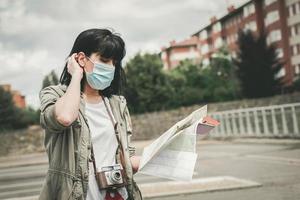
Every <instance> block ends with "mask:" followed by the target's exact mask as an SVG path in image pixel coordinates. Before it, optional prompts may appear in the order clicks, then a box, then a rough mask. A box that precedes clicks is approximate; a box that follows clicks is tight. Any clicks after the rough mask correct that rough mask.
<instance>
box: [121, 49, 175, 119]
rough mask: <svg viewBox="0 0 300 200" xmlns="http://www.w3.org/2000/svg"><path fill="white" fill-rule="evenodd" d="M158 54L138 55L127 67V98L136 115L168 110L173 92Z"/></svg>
mask: <svg viewBox="0 0 300 200" xmlns="http://www.w3.org/2000/svg"><path fill="white" fill-rule="evenodd" d="M162 69H163V64H162V62H161V60H160V58H159V56H158V55H157V54H149V53H146V54H144V55H141V54H140V53H138V54H136V55H135V56H134V57H133V58H132V59H131V60H130V61H129V62H128V63H127V64H126V66H125V73H126V82H127V83H126V88H125V96H126V99H127V101H128V103H129V104H128V105H129V106H128V107H129V109H130V110H132V112H134V113H141V112H150V111H157V110H163V109H166V108H168V103H169V101H168V100H169V96H170V92H172V90H171V89H170V85H169V83H168V80H167V77H166V75H165V74H164V73H163V72H162Z"/></svg>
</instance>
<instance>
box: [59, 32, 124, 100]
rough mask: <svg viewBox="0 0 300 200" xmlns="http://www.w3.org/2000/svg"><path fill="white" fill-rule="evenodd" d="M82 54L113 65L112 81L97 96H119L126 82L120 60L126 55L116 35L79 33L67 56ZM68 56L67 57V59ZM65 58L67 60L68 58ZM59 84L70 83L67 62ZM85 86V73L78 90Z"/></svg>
mask: <svg viewBox="0 0 300 200" xmlns="http://www.w3.org/2000/svg"><path fill="white" fill-rule="evenodd" d="M81 51H82V52H84V53H85V55H86V56H91V54H92V53H96V54H99V55H101V57H104V58H106V59H112V60H113V64H114V65H115V74H114V79H113V80H112V82H111V85H110V86H109V87H107V88H105V89H104V90H102V91H99V94H100V92H101V94H103V95H104V96H106V97H110V96H111V95H112V94H117V95H121V94H122V92H123V87H124V84H125V82H126V79H125V72H124V69H123V68H122V63H121V61H122V59H123V58H124V56H125V54H126V50H125V43H124V41H123V39H122V38H121V37H120V36H119V34H118V33H112V31H110V30H108V29H88V30H85V31H83V32H81V33H80V34H79V35H78V36H77V38H76V40H75V42H74V45H73V47H72V50H71V52H70V54H69V56H71V55H72V54H73V53H78V52H81ZM69 56H68V57H69ZM68 57H67V58H68ZM59 82H60V83H61V84H64V85H67V86H68V85H69V84H70V82H71V74H70V73H69V72H68V68H67V62H66V64H65V67H64V69H63V72H62V74H61V76H60V80H59ZM85 84H86V76H85V72H84V73H83V77H82V79H81V82H80V90H81V91H82V92H83V90H84V86H85Z"/></svg>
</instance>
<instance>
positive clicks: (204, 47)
mask: <svg viewBox="0 0 300 200" xmlns="http://www.w3.org/2000/svg"><path fill="white" fill-rule="evenodd" d="M208 51H209V46H208V44H204V45H203V46H202V47H201V54H202V55H203V54H206V53H208Z"/></svg>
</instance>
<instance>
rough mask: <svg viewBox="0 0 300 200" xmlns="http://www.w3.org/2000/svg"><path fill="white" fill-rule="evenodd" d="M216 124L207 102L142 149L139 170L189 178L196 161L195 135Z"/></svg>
mask: <svg viewBox="0 0 300 200" xmlns="http://www.w3.org/2000/svg"><path fill="white" fill-rule="evenodd" d="M217 125H219V122H218V121H217V120H215V119H213V118H211V117H209V116H207V105H205V106H203V107H201V108H199V109H198V110H195V111H194V112H192V113H191V114H190V115H188V116H187V117H186V118H184V119H182V120H181V121H179V122H177V123H176V124H175V125H173V126H172V127H171V128H170V129H169V130H167V131H166V132H164V133H163V134H162V135H161V136H160V137H159V138H157V139H156V140H155V141H154V142H152V143H151V144H150V145H148V146H146V147H145V148H144V150H143V155H142V157H141V161H140V165H139V169H138V173H142V174H147V175H152V176H158V177H163V178H168V179H173V180H184V181H189V180H192V176H193V172H194V168H195V164H196V160H197V153H196V137H199V136H200V137H201V136H204V135H206V134H207V133H208V132H209V131H210V130H212V129H213V128H214V127H216V126H217ZM197 135H198V136H197Z"/></svg>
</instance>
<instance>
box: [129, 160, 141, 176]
mask: <svg viewBox="0 0 300 200" xmlns="http://www.w3.org/2000/svg"><path fill="white" fill-rule="evenodd" d="M140 160H141V156H131V157H130V161H131V165H132V170H133V174H135V173H136V172H137V171H138V169H139V166H140Z"/></svg>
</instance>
